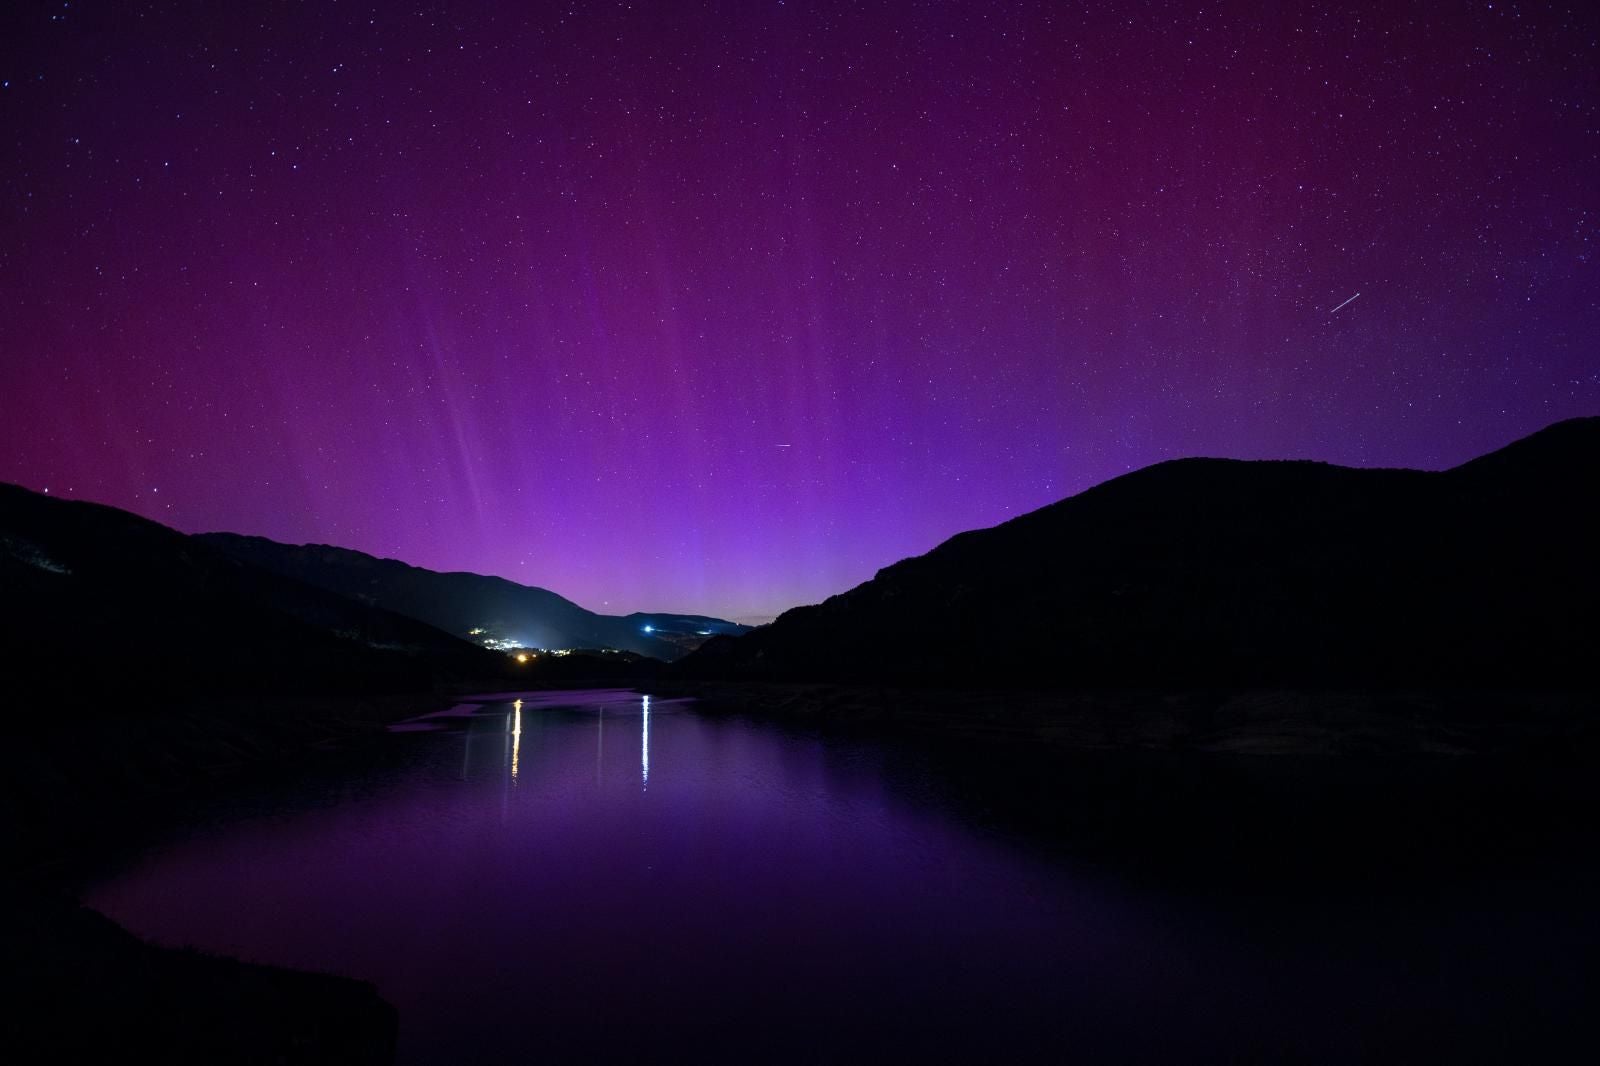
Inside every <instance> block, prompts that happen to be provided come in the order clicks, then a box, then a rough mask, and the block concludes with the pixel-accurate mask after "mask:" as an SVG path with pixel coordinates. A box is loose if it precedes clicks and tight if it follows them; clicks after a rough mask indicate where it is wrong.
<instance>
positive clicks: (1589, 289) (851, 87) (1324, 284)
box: [0, 2, 1600, 620]
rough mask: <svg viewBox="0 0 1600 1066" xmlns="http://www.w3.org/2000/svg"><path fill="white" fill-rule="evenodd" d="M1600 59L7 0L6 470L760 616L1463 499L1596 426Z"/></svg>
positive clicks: (784, 7) (1349, 43)
mask: <svg viewBox="0 0 1600 1066" xmlns="http://www.w3.org/2000/svg"><path fill="white" fill-rule="evenodd" d="M1597 41H1600V13H1597V12H1596V11H1595V10H1589V9H1584V10H1568V9H1564V8H1561V7H1558V6H1550V5H1540V4H1520V5H1516V6H1507V5H1499V4H1493V5H1490V4H1475V5H1470V6H1460V7H1456V8H1451V9H1449V10H1442V9H1441V10H1433V9H1425V8H1424V9H1410V10H1405V9H1396V8H1395V7H1394V6H1393V5H1388V4H1381V3H1374V2H1367V3H1357V4H1354V5H1346V6H1344V7H1340V8H1336V9H1327V10H1320V11H1292V10H1289V9H1284V8H1281V7H1278V6H1273V5H1260V4H1239V3H1221V4H1213V5H1206V7H1205V9H1204V12H1203V13H1201V12H1198V11H1181V10H1179V9H1176V8H1168V7H1165V6H1159V5H1158V6H1147V5H1141V6H1138V7H1133V6H1126V7H1123V6H1120V5H1113V6H1111V7H1109V8H1108V7H1106V6H1104V5H1098V6H1093V7H1077V6H1073V5H1065V4H1058V3H1017V4H1010V5H995V4H989V3H971V4H951V5H947V6H940V7H937V8H934V9H932V10H929V9H926V8H924V7H921V6H914V5H903V4H894V3H886V4H874V5H866V6H864V7H858V6H854V5H846V4H837V3H816V4H797V3H791V4H781V3H774V4H753V3H711V4H705V5H701V6H698V7H694V8H692V9H691V8H689V7H688V6H687V5H682V4H665V5H653V4H636V5H631V6H628V7H612V6H607V7H605V8H603V9H595V10H578V9H576V8H573V9H570V10H569V5H550V4H531V5H504V4H490V3H467V4H460V5H452V6H451V8H450V9H449V10H448V11H444V10H436V9H433V8H425V9H423V10H422V11H420V12H419V11H418V10H416V9H415V8H410V9H398V8H395V9H387V8H376V9H368V8H360V9H349V10H346V9H344V6H343V5H340V6H339V7H337V8H334V7H325V6H309V7H304V8H301V7H297V8H291V9H283V10H275V11H274V13H273V15H272V17H270V18H266V19H264V18H262V17H261V15H260V14H259V13H252V12H249V11H244V10H239V9H235V8H233V7H231V6H227V5H223V6H217V5H191V4H179V5H175V6H173V5H168V6H159V7H147V6H145V5H141V4H112V5H99V4H94V3H85V4H77V3H75V4H73V5H71V6H70V7H63V6H59V5H52V6H48V7H46V6H26V7H25V6H22V5H16V6H14V7H13V8H12V9H8V10H7V11H6V12H5V13H4V14H3V15H0V82H3V85H0V128H3V129H5V130H7V131H8V132H9V133H10V144H9V145H8V148H7V152H6V155H5V161H4V162H3V163H0V199H3V202H4V205H5V215H4V219H5V221H4V232H3V239H0V286H3V288H0V291H3V292H4V293H5V299H4V300H3V301H0V479H4V480H10V481H16V482H18V483H21V484H24V485H27V486H29V487H32V488H37V489H41V490H42V489H48V490H49V491H50V492H51V494H53V495H60V496H70V497H73V498H85V499H93V500H97V501H102V502H105V503H110V504H113V505H116V506H119V507H124V508H127V509H129V510H132V511H135V512H138V513H140V514H144V515H147V516H149V517H151V518H154V519H157V520H159V521H162V522H165V523H167V524H169V525H172V526H175V527H177V528H179V529H181V530H185V531H189V532H197V531H207V530H230V531H236V532H241V533H251V534H259V535H262V536H267V537H271V538H273V539H276V540H282V541H289V542H295V543H301V542H326V543H333V544H338V545H342V546H345V547H350V548H355V549H359V550H362V551H366V552H370V553H373V554H376V555H380V556H388V557H395V558H399V559H403V560H405V561H406V562H409V563H413V564H415V565H419V566H425V567H429V568H432V569H437V570H471V571H476V572H480V573H491V574H499V575H503V576H505V577H507V578H510V579H512V580H515V581H519V582H523V583H526V584H531V585H538V586H542V587H545V588H549V589H551V590H553V591H555V592H558V593H560V594H561V595H563V596H566V597H568V598H570V599H572V600H574V601H576V602H577V603H579V604H581V605H583V606H584V607H587V608H589V609H591V610H596V611H602V612H605V613H609V614H626V613H629V612H631V611H635V610H639V611H663V612H679V613H694V614H707V615H713V616H717V617H722V618H731V619H736V620H760V619H766V618H770V617H771V616H773V615H775V614H777V613H779V612H780V611H782V610H784V609H786V608H788V607H790V606H794V605H796V604H800V603H810V602H816V601H819V600H821V599H824V598H826V597H827V596H829V595H832V594H835V593H838V592H841V591H844V590H845V589H847V588H849V587H851V586H853V585H855V584H857V583H859V582H861V581H863V580H866V579H867V578H869V577H871V576H872V574H873V573H874V572H875V571H876V570H878V569H879V568H881V567H883V566H886V565H888V564H890V563H892V562H894V561H896V560H897V559H900V558H903V557H905V556H908V555H913V554H917V553H920V552H923V551H926V550H928V549H929V548H932V547H933V546H935V545H936V544H938V543H939V542H941V541H943V540H944V539H946V538H947V537H949V536H951V535H953V534H955V533H957V532H960V531H962V530H965V529H971V528H976V527H982V526H988V525H993V524H995V523H997V522H1000V521H1003V520H1005V519H1008V518H1011V517H1013V516H1015V515H1017V514H1020V513H1023V512H1026V511H1028V510H1032V509H1034V508H1037V507H1040V506H1043V505H1045V504H1048V503H1051V502H1053V501H1055V500H1057V499H1060V498H1062V497H1064V496H1067V495H1071V494H1073V493H1075V492H1078V491H1081V490H1082V489H1085V488H1087V487H1089V486H1091V485H1094V484H1097V483H1099V482H1101V481H1104V480H1106V479H1108V478H1111V477H1114V476H1117V475H1119V474H1122V473H1125V472H1127V471H1129V470H1132V469H1136V468H1138V467H1141V466H1145V465H1148V464H1150V463H1153V462H1157V461H1160V460H1163V459H1169V458H1175V457H1179V456H1187V455H1217V456H1231V457H1237V458H1311V459H1321V460H1326V461H1331V462H1339V463H1346V464H1351V465H1378V466H1415V467H1423V468H1441V467H1446V466H1450V465H1454V464H1456V463H1458V462H1461V461H1464V460H1466V459H1468V458H1471V457H1473V456H1475V455H1478V454H1481V453H1483V452H1486V451H1489V450H1492V449H1493V448H1496V447H1499V446H1502V445H1504V444H1506V443H1508V442H1509V441H1511V440H1513V439H1515V438H1517V437H1520V436H1523V435H1526V434H1527V433H1530V432H1532V431H1534V430H1537V429H1539V428H1541V427H1542V426H1544V425H1547V424H1549V423H1550V422H1553V421H1556V420H1558V419H1561V418H1566V417H1572V416H1576V415H1584V414H1594V413H1596V412H1597V411H1600V352H1597V341H1596V338H1597V337H1600V283H1597V276H1596V270H1597V264H1596V257H1595V252H1596V247H1595V244H1596V242H1595V224H1596V220H1597V219H1600V182H1597V181H1596V180H1595V175H1596V174H1597V173H1600V79H1596V78H1595V77H1594V71H1595V70H1596V69H1600V54H1597V47H1600V46H1597V43H1596V42H1597ZM1352 293H1354V294H1356V296H1352V295H1351V294H1352ZM1357 296H1359V299H1357V298H1356V297H1357ZM1341 301H1343V302H1342V303H1341Z"/></svg>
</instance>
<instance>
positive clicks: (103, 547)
mask: <svg viewBox="0 0 1600 1066" xmlns="http://www.w3.org/2000/svg"><path fill="white" fill-rule="evenodd" d="M0 590H3V593H4V595H3V597H0V647H3V648H4V661H5V667H4V679H3V681H4V683H5V684H6V685H7V686H8V692H9V693H12V694H15V693H19V692H21V693H27V692H38V691H40V690H41V689H43V690H52V689H53V690H58V691H65V690H67V689H69V688H79V687H81V686H82V685H83V684H84V683H86V682H87V683H91V684H92V685H93V686H94V688H95V689H96V690H97V692H98V697H97V698H98V700H99V701H101V702H102V703H103V705H106V706H114V705H116V704H118V703H122V702H126V701H130V700H148V699H151V698H159V697H160V696H161V695H162V694H164V693H180V692H181V693H195V692H203V691H205V690H206V689H207V687H208V686H212V685H215V686H217V688H216V692H217V693H218V694H219V695H218V698H219V699H224V698H226V696H225V695H224V694H225V693H227V692H230V691H238V690H239V689H240V688H241V687H243V688H244V689H246V690H248V691H250V692H252V693H260V692H273V693H291V692H292V693H307V694H317V695H326V694H337V693H341V692H361V693H367V694H371V693H380V692H397V691H416V690H421V689H426V688H429V687H431V686H432V685H433V684H435V683H436V682H438V681H440V680H446V679H450V678H461V679H475V678H488V677H493V676H495V675H496V674H499V673H502V672H503V671H504V669H505V664H506V658H505V656H504V655H499V654H496V653H494V652H490V651H487V650H485V649H483V648H479V647H475V646H474V645H472V644H470V643H468V642H467V641H465V640H460V639H458V638H456V637H453V636H451V635H449V634H447V633H443V632H441V631H439V630H438V629H436V628H434V627H433V626H430V625H427V624H425V623H423V622H419V621H417V620H415V619H413V618H408V617H405V616H403V615H400V614H397V613H395V612H393V611H389V610H385V609H383V608H381V607H377V606H373V605H371V604H369V603H363V602H359V601H357V600H352V599H350V598H348V597H345V596H341V595H338V594H337V593H333V592H329V591H328V590H326V589H322V588H318V587H316V586H314V585H311V584H307V583H305V582H301V581H296V580H292V579H285V578H283V577H281V576H280V575H278V574H274V573H270V572H268V571H266V570H263V569H261V568H260V567H256V566H252V565H249V564H246V563H241V562H239V561H238V560H236V559H234V558H232V557H231V556H229V555H226V554H224V553H223V552H220V551H218V550H216V549H214V548H212V547H210V546H209V545H207V544H206V543H205V542H203V541H200V540H197V539H196V538H194V537H188V536H185V535H183V534H182V533H179V532H178V531H176V530H173V529H169V528H167V527H166V526H163V525H160V524H158V523H156V522H151V521H149V520H147V519H144V518H140V517H138V516H137V515H133V514H129V513H128V512H126V511H119V510H117V509H116V508H114V507H104V506H101V505H99V504H93V503H85V502H80V501H75V500H62V499H58V498H54V497H50V496H45V495H41V494H39V493H36V492H30V491H28V490H27V489H23V488H19V487H18V486H15V485H5V484H0Z"/></svg>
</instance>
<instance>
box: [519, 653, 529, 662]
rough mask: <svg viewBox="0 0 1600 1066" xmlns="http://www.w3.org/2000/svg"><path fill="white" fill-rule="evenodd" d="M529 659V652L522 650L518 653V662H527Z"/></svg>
mask: <svg viewBox="0 0 1600 1066" xmlns="http://www.w3.org/2000/svg"><path fill="white" fill-rule="evenodd" d="M527 661H528V653H527V652H522V653H520V654H518V655H517V662H519V663H525V662H527Z"/></svg>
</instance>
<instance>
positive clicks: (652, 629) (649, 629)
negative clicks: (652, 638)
mask: <svg viewBox="0 0 1600 1066" xmlns="http://www.w3.org/2000/svg"><path fill="white" fill-rule="evenodd" d="M644 631H645V632H646V633H654V632H655V631H656V627H655V626H645V627H644Z"/></svg>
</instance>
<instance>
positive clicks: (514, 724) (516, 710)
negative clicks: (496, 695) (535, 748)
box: [511, 700, 522, 785]
mask: <svg viewBox="0 0 1600 1066" xmlns="http://www.w3.org/2000/svg"><path fill="white" fill-rule="evenodd" d="M511 713H512V719H511V783H512V784H513V785H514V784H516V783H517V757H518V756H519V755H520V754H521V753H522V701H521V700H516V701H515V702H513V703H512V704H511Z"/></svg>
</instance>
